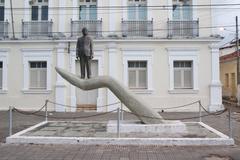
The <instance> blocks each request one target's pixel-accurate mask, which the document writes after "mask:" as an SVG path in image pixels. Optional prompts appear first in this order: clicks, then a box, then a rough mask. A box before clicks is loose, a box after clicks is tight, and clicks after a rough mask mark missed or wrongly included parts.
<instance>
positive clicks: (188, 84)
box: [184, 69, 193, 88]
mask: <svg viewBox="0 0 240 160" xmlns="http://www.w3.org/2000/svg"><path fill="white" fill-rule="evenodd" d="M184 87H185V88H192V87H193V86H192V70H191V69H189V70H184Z"/></svg>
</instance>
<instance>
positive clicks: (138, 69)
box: [128, 61, 148, 89]
mask: <svg viewBox="0 0 240 160" xmlns="http://www.w3.org/2000/svg"><path fill="white" fill-rule="evenodd" d="M131 62H145V63H146V67H129V63H131ZM147 67H148V66H147V61H128V75H129V72H130V71H135V76H136V81H135V83H136V86H134V87H130V86H129V79H128V87H129V89H147V88H148V86H147V85H148V83H147V77H148V73H147ZM140 71H146V87H140V85H139V81H140V80H139V72H140ZM128 78H129V76H128Z"/></svg>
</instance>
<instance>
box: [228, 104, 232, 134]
mask: <svg viewBox="0 0 240 160" xmlns="http://www.w3.org/2000/svg"><path fill="white" fill-rule="evenodd" d="M231 114H232V112H231V109H229V110H228V125H229V137H230V138H232V137H233V130H232V118H231Z"/></svg>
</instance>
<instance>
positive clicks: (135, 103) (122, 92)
mask: <svg viewBox="0 0 240 160" xmlns="http://www.w3.org/2000/svg"><path fill="white" fill-rule="evenodd" d="M56 71H57V72H58V73H59V74H60V75H61V76H62V77H63V78H64V79H65V80H67V81H68V82H69V83H71V84H72V85H74V86H76V87H78V88H81V89H82V90H92V89H97V88H103V87H107V88H109V89H110V90H111V91H112V92H113V93H114V94H115V95H116V96H117V97H118V99H119V100H120V101H121V102H122V103H123V104H124V105H125V106H126V107H127V108H128V109H129V110H130V111H131V112H132V113H133V114H135V115H136V116H137V117H138V118H139V119H140V120H141V121H142V122H143V123H145V124H158V123H163V118H162V117H161V116H160V115H159V114H158V113H157V112H156V111H154V110H152V109H151V107H150V106H149V105H148V104H146V103H145V102H144V101H143V100H142V99H140V98H139V97H137V96H136V95H134V94H133V93H131V92H130V91H129V90H128V89H127V88H125V87H124V86H123V85H121V84H120V83H119V82H118V81H116V80H115V79H113V78H111V77H109V76H98V77H95V78H91V79H87V80H83V79H80V78H79V77H78V76H76V75H74V74H72V73H70V72H67V71H65V70H63V69H60V68H57V67H56Z"/></svg>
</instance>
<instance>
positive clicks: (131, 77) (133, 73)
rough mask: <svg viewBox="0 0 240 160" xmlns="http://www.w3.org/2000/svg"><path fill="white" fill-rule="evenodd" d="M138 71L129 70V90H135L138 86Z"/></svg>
mask: <svg viewBox="0 0 240 160" xmlns="http://www.w3.org/2000/svg"><path fill="white" fill-rule="evenodd" d="M136 79H137V77H136V71H132V70H129V71H128V86H129V88H135V87H136V86H137V84H136Z"/></svg>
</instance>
